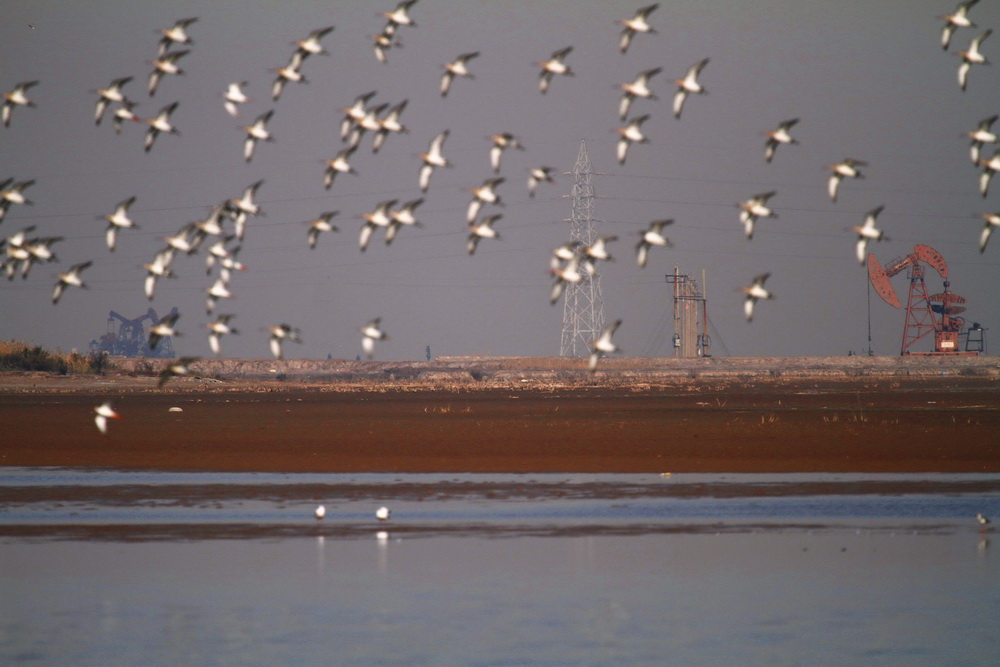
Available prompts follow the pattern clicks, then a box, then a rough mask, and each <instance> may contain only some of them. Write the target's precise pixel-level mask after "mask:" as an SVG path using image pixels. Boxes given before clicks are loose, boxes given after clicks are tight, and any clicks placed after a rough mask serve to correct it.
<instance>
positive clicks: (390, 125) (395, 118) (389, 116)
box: [366, 100, 410, 153]
mask: <svg viewBox="0 0 1000 667" xmlns="http://www.w3.org/2000/svg"><path fill="white" fill-rule="evenodd" d="M406 104H407V100H403V101H402V102H400V103H399V104H397V105H396V106H394V107H392V108H391V109H389V110H388V111H387V112H386V114H385V116H384V117H383V118H379V119H378V124H377V127H376V129H375V138H374V139H373V140H372V153H378V151H379V149H380V148H382V144H383V143H384V142H385V138H386V137H387V136H389V134H390V133H392V134H409V132H410V131H409V130H408V129H406V126H405V125H403V124H402V123H400V122H399V117H400V115H401V114H402V113H403V109H405V108H406ZM366 117H367V114H366Z"/></svg>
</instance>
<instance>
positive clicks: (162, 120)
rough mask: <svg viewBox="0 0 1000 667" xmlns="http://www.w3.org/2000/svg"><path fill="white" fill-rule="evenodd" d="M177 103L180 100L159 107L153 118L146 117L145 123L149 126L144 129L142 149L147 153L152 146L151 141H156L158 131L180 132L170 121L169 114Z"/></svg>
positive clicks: (158, 134) (175, 107)
mask: <svg viewBox="0 0 1000 667" xmlns="http://www.w3.org/2000/svg"><path fill="white" fill-rule="evenodd" d="M179 104H180V102H174V103H173V104H168V105H167V106H165V107H163V108H162V109H160V112H159V113H158V114H157V115H156V117H155V118H147V119H146V123H147V124H148V125H149V128H148V129H147V130H146V140H145V146H144V149H145V151H146V152H147V153H148V152H149V150H150V149H151V148H152V147H153V143H154V142H155V141H156V138H157V137H158V136H160V132H166V133H167V134H180V131H179V130H178V129H177V128H176V127H174V126H173V124H171V122H170V114H172V113H173V112H174V111H176V110H177V106H178V105H179Z"/></svg>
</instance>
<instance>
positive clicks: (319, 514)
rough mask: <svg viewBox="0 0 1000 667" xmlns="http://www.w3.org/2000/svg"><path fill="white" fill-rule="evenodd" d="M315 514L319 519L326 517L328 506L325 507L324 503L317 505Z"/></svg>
mask: <svg viewBox="0 0 1000 667" xmlns="http://www.w3.org/2000/svg"><path fill="white" fill-rule="evenodd" d="M313 515H314V516H315V517H316V518H317V519H322V518H323V517H325V516H326V507H324V506H323V505H320V506H319V507H317V508H316V509H315V510H314V511H313Z"/></svg>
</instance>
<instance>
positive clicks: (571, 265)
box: [549, 256, 586, 305]
mask: <svg viewBox="0 0 1000 667" xmlns="http://www.w3.org/2000/svg"><path fill="white" fill-rule="evenodd" d="M581 261H582V258H581V257H579V256H574V257H572V258H571V259H569V260H568V261H567V262H566V263H565V264H563V265H562V266H559V265H558V264H557V265H555V266H552V267H551V268H550V269H549V273H551V274H552V275H553V276H555V282H553V283H552V290H551V291H550V292H549V303H550V304H552V305H555V303H556V301H558V300H559V297H560V296H562V293H563V290H565V289H566V285H569V284H574V285H578V284H580V283H581V282H583V280H584V278H585V277H586V274H585V273H583V272H582V271H580V262H581Z"/></svg>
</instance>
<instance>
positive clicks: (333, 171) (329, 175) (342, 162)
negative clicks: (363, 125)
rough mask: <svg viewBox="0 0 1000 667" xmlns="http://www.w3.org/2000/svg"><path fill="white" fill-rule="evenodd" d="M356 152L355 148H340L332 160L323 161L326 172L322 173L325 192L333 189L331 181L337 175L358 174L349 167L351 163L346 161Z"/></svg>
mask: <svg viewBox="0 0 1000 667" xmlns="http://www.w3.org/2000/svg"><path fill="white" fill-rule="evenodd" d="M356 150H357V146H348V147H347V148H342V149H341V150H340V152H338V153H337V155H336V157H334V158H333V159H332V160H325V161H324V164H325V165H326V171H324V172H323V187H325V188H326V189H327V190H329V189H330V188H331V187H333V179H335V178H336V177H337V174H356V173H358V172H357V170H356V169H355V168H354V167H353V166H351V163H350V162H348V161H347V159H348V158H349V157H351V155H352V154H353V153H354V151H356Z"/></svg>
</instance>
